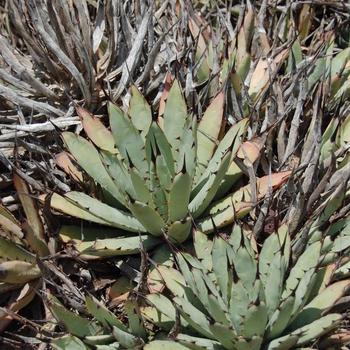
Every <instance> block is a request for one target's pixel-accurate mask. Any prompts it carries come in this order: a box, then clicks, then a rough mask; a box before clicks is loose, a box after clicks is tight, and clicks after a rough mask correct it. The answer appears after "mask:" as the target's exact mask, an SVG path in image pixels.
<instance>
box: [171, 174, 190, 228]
mask: <svg viewBox="0 0 350 350" xmlns="http://www.w3.org/2000/svg"><path fill="white" fill-rule="evenodd" d="M191 184H192V179H191V176H190V174H189V173H188V172H187V171H186V169H184V170H183V172H180V173H178V174H177V175H176V176H175V178H174V180H173V184H172V186H171V189H170V193H169V204H168V207H169V215H168V223H172V222H174V221H177V220H182V219H184V218H185V217H186V216H187V214H188V203H189V201H190V192H191Z"/></svg>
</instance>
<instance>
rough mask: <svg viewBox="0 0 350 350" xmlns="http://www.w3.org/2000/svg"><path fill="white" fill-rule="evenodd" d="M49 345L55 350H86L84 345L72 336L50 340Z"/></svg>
mask: <svg viewBox="0 0 350 350" xmlns="http://www.w3.org/2000/svg"><path fill="white" fill-rule="evenodd" d="M50 345H52V346H53V347H54V348H55V349H57V350H66V349H75V350H86V349H87V347H86V346H85V345H84V343H83V342H82V341H81V340H80V339H79V338H77V337H75V336H73V335H71V336H65V337H62V338H55V339H52V340H50Z"/></svg>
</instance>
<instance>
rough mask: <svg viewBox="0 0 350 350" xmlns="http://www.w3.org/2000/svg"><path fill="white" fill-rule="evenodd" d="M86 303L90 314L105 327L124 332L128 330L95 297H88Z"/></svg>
mask: <svg viewBox="0 0 350 350" xmlns="http://www.w3.org/2000/svg"><path fill="white" fill-rule="evenodd" d="M85 302H86V307H87V309H88V310H89V312H90V314H91V315H92V316H93V317H94V318H96V319H97V321H99V322H101V323H102V324H103V326H104V327H106V328H110V327H111V326H115V327H118V328H120V329H121V330H123V331H127V328H126V327H125V326H124V324H123V323H122V322H121V321H120V320H119V319H118V318H117V317H116V316H115V315H114V314H113V313H112V312H111V311H109V310H108V309H107V308H106V306H104V305H103V304H101V303H100V302H99V301H98V300H97V299H96V298H95V297H94V296H92V295H87V296H86V298H85Z"/></svg>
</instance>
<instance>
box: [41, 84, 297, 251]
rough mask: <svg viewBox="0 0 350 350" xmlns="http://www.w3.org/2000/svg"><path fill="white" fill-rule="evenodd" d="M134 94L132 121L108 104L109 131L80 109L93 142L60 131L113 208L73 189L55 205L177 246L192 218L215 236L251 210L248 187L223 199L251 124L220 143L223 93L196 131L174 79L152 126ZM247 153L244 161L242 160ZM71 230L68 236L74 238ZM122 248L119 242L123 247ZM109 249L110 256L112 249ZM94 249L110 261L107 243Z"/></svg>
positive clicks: (276, 178)
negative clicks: (218, 230) (174, 243)
mask: <svg viewBox="0 0 350 350" xmlns="http://www.w3.org/2000/svg"><path fill="white" fill-rule="evenodd" d="M131 92H132V97H131V99H130V107H129V113H128V115H127V114H125V113H124V112H123V111H122V110H121V109H120V108H118V107H117V106H116V105H115V104H113V103H109V105H108V109H109V118H110V125H111V128H112V131H111V132H110V131H109V130H108V129H107V128H106V127H105V126H104V125H103V124H102V123H101V122H100V121H99V120H98V119H97V118H96V117H95V116H93V115H92V114H90V113H89V112H88V111H86V110H84V109H83V108H80V107H77V111H78V114H79V115H80V117H81V119H82V123H83V127H84V130H85V132H86V134H87V136H88V138H89V139H90V141H88V140H87V139H84V138H82V137H80V136H78V135H76V134H74V133H71V132H63V133H62V138H63V140H64V142H65V144H66V145H67V148H68V150H69V151H70V154H71V155H72V156H73V157H74V159H75V161H76V162H77V163H78V164H79V165H80V166H81V167H82V168H83V169H84V170H85V171H86V173H88V174H89V175H90V176H91V177H92V178H93V179H94V180H95V181H96V183H98V184H99V185H100V186H101V188H102V189H103V190H104V192H105V194H106V199H107V200H108V198H112V199H109V204H111V203H113V204H111V205H109V204H107V203H103V202H101V201H99V200H98V199H95V198H92V197H90V196H88V195H86V194H84V193H81V192H75V191H72V192H68V193H66V194H65V195H64V196H61V195H59V194H56V193H54V194H53V196H52V197H51V206H52V207H53V208H54V209H57V210H60V211H62V212H64V213H66V214H69V215H72V216H76V217H78V218H82V219H85V220H89V221H93V222H96V223H99V224H103V225H106V226H110V227H113V228H117V229H119V230H122V231H119V233H121V232H123V231H130V232H133V233H138V232H140V233H141V235H142V238H143V239H146V238H145V237H147V236H143V234H144V233H150V234H151V235H153V236H155V237H159V236H162V235H163V234H166V235H167V237H169V239H170V240H171V241H173V242H183V241H185V240H186V239H187V237H188V235H189V233H190V231H191V227H192V219H193V220H194V222H195V223H196V224H197V225H198V226H200V228H201V230H202V231H203V232H206V233H209V232H212V231H213V222H214V224H215V225H216V226H217V227H221V226H223V225H228V224H229V223H230V222H232V221H233V220H234V218H235V217H237V218H239V217H241V216H243V215H245V214H246V213H247V212H249V210H250V209H251V208H252V205H253V203H251V202H250V189H249V185H248V186H246V187H244V188H241V189H240V190H239V191H238V192H236V193H235V194H234V195H230V196H229V197H227V198H224V199H221V200H220V199H218V198H217V197H218V194H220V193H221V196H223V194H225V193H226V192H227V191H228V190H229V189H230V188H231V187H232V185H233V184H234V182H235V181H236V180H237V179H238V178H239V177H240V176H241V175H242V174H243V173H242V171H241V169H240V168H239V167H238V166H237V165H236V164H235V163H234V162H233V160H234V157H235V156H236V154H237V152H238V150H239V148H240V143H241V139H242V138H243V136H244V133H245V130H246V128H247V124H248V120H247V119H243V120H241V121H240V122H238V123H236V124H235V125H233V126H232V127H231V128H230V129H229V130H228V131H227V132H226V133H225V135H224V136H223V137H222V138H221V139H220V137H221V136H220V135H221V134H222V131H223V127H224V123H223V112H224V98H225V97H224V94H223V93H219V94H218V95H217V97H216V98H215V99H214V100H213V101H212V102H211V104H210V105H209V107H208V108H207V110H206V112H205V113H204V115H203V117H202V119H201V120H200V122H199V123H198V126H197V118H196V117H195V116H193V115H191V114H190V115H189V114H188V113H187V108H186V104H185V101H184V99H183V97H182V94H181V89H180V86H179V83H178V82H177V81H176V80H175V81H174V83H173V84H172V87H171V89H170V92H169V95H168V96H167V99H166V104H165V109H164V114H163V115H162V116H159V117H158V119H157V120H153V118H152V113H151V110H150V107H149V106H148V104H147V102H146V101H145V100H144V99H143V97H142V96H141V94H140V93H139V91H138V90H137V89H136V87H132V88H131ZM219 140H220V141H219ZM257 145H258V148H257V147H255V144H254V140H252V141H250V142H248V143H245V144H244V145H243V147H244V148H245V149H246V154H247V153H248V154H249V155H250V157H251V161H252V162H254V160H255V159H256V158H257V157H258V155H259V142H257ZM260 147H262V145H261V144H260ZM241 153H242V151H241V152H240V154H239V155H238V156H241V157H243V158H244V156H243V155H242V154H241ZM70 164H71V163H70ZM72 166H73V165H71V167H72ZM67 168H68V169H69V168H70V166H66V169H67ZM289 174H290V172H284V173H279V174H273V176H272V186H274V187H276V186H278V185H280V184H282V183H283V182H284V181H286V180H287V179H288V177H289ZM264 181H265V182H266V178H265V179H264V178H263V179H260V180H258V188H260V190H259V191H258V193H259V197H262V196H264V195H265V193H266V191H267V187H266V186H264ZM41 198H43V197H41ZM233 206H234V208H233ZM67 232H68V231H67V230H66V231H65V235H66V236H68V237H69V236H71V237H70V238H72V235H70V234H69V233H67ZM75 238H76V239H77V237H75ZM125 239H126V238H125ZM148 241H149V243H150V245H147V247H150V246H151V245H152V244H154V243H155V242H157V241H156V240H155V239H152V238H148V239H147V240H146V242H148ZM121 242H122V241H121V240H120V239H119V243H120V244H121V245H122V243H121ZM133 244H135V243H133ZM85 245H88V243H86V242H85ZM99 245H101V247H100V248H101V249H100V248H99V247H98V246H99ZM83 246H84V243H81V245H80V248H81V249H80V250H81V252H82V251H84V252H85V253H86V254H87V251H88V249H89V248H88V247H85V246H84V247H83ZM90 246H91V242H90ZM108 247H109V249H110V250H109V251H110V252H111V245H110V244H109V245H108ZM136 247H138V245H137V246H136ZM136 247H135V249H137V248H136ZM90 248H93V249H91V251H92V250H95V252H96V251H97V252H98V251H99V250H100V251H101V252H100V253H99V254H103V252H102V251H103V250H105V252H104V253H105V254H107V255H108V250H107V251H106V249H105V248H106V242H105V241H99V240H98V241H96V242H94V244H93V247H90ZM120 248H121V247H120V246H119V247H118V248H116V249H115V251H117V250H118V249H119V250H120ZM129 252H130V253H131V251H129ZM110 254H111V255H112V254H113V253H112V252H111V253H110Z"/></svg>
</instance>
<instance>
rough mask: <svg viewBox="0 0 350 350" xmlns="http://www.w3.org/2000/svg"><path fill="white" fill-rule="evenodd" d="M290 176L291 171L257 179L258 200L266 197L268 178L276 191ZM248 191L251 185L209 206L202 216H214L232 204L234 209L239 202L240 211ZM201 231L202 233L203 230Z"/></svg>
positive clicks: (248, 196) (248, 195) (246, 201)
mask: <svg viewBox="0 0 350 350" xmlns="http://www.w3.org/2000/svg"><path fill="white" fill-rule="evenodd" d="M290 174H291V171H284V172H281V173H275V174H272V175H271V177H270V175H266V176H263V177H262V178H260V179H257V181H256V182H257V187H258V198H259V199H260V198H263V197H264V196H265V195H266V193H267V189H268V187H269V181H270V180H269V178H270V179H271V186H272V188H273V189H276V188H278V187H279V186H281V185H282V184H283V183H284V182H286V181H287V180H288V179H289V177H290ZM250 191H251V185H250V184H248V185H246V186H244V187H242V188H240V189H239V190H238V191H236V192H234V193H233V194H230V195H228V196H226V197H225V198H223V199H220V200H218V201H217V202H214V203H212V204H210V205H209V207H208V208H207V210H206V211H205V212H204V214H203V215H209V214H210V215H214V214H215V213H216V212H217V211H219V210H224V209H226V208H228V207H231V208H232V204H234V205H235V207H236V205H237V203H239V202H241V203H240V206H238V208H239V209H240V207H244V204H243V202H245V204H249V201H250V198H251V197H250ZM242 201H243V202H242ZM236 211H237V212H238V210H237V208H236ZM231 222H232V221H231ZM201 231H202V232H203V230H201Z"/></svg>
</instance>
